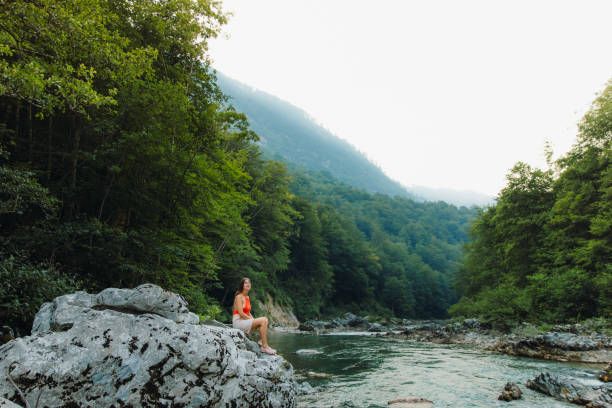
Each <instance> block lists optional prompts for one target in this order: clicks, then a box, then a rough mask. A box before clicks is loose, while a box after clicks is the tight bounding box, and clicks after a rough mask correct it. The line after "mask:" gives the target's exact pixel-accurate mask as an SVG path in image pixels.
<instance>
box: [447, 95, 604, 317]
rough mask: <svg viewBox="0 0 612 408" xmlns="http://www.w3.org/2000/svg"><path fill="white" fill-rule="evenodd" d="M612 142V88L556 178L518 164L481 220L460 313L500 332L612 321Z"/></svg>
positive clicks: (555, 170)
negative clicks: (528, 325)
mask: <svg viewBox="0 0 612 408" xmlns="http://www.w3.org/2000/svg"><path fill="white" fill-rule="evenodd" d="M611 141H612V83H610V84H609V85H608V87H607V88H606V89H605V90H604V91H603V92H602V93H601V95H599V97H598V98H597V99H596V100H595V102H594V104H593V106H592V108H591V110H590V111H589V112H588V113H587V114H586V115H585V117H584V118H583V120H582V122H581V123H580V125H579V135H578V142H577V143H576V144H575V146H574V147H573V148H572V150H571V151H570V152H569V153H567V154H566V155H565V156H564V157H562V158H561V159H559V160H558V161H556V162H555V163H550V165H551V166H550V167H551V169H549V170H540V169H533V168H531V167H530V166H528V165H526V164H524V163H518V164H517V165H516V166H515V167H514V168H513V169H512V171H511V172H510V174H509V175H508V184H507V186H506V187H505V188H504V189H503V190H502V191H501V192H500V193H499V196H498V199H497V204H496V205H495V206H494V207H491V208H489V209H487V210H486V211H482V212H481V213H480V214H479V216H478V219H477V220H476V222H475V223H474V226H473V228H472V230H471V235H472V241H471V243H470V244H468V245H467V251H466V258H465V264H464V265H463V267H462V268H461V269H460V271H459V273H458V281H457V284H458V287H459V288H460V290H461V291H462V292H463V294H464V296H463V297H462V298H461V300H460V301H459V303H457V304H456V305H454V306H453V307H452V308H451V310H450V311H451V313H452V314H454V315H458V316H460V315H480V316H482V317H484V318H486V319H488V320H490V321H492V322H493V323H495V324H497V325H500V326H507V325H512V324H513V322H519V321H523V320H528V321H544V322H560V321H572V320H580V319H583V318H589V317H593V316H602V317H612V150H611V148H612V146H611ZM548 157H549V158H550V155H549V156H548ZM549 162H550V160H549Z"/></svg>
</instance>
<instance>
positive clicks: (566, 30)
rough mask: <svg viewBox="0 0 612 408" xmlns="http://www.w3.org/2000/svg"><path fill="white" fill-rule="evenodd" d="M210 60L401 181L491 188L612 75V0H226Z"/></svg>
mask: <svg viewBox="0 0 612 408" xmlns="http://www.w3.org/2000/svg"><path fill="white" fill-rule="evenodd" d="M223 4H224V8H225V9H226V10H228V11H232V12H233V13H234V16H233V17H232V18H231V19H230V22H229V24H228V25H227V26H225V27H224V33H225V35H223V36H221V37H220V38H219V39H217V40H214V41H212V42H211V43H210V55H211V56H212V59H213V66H214V67H215V68H216V69H218V70H220V71H221V72H223V73H224V74H226V75H228V76H230V77H232V78H234V79H237V80H239V81H241V82H244V83H246V84H249V85H251V86H253V87H255V88H258V89H261V90H263V91H266V92H268V93H271V94H273V95H276V96H278V97H280V98H281V99H284V100H286V101H289V102H291V103H292V104H294V105H296V106H299V107H300V108H302V109H304V110H305V111H306V112H308V113H309V114H310V115H311V116H312V117H313V118H315V120H317V121H318V122H319V123H321V124H322V125H323V126H325V127H326V128H328V129H329V130H331V131H332V132H333V133H335V134H336V135H338V136H339V137H341V138H343V139H345V140H347V141H349V142H350V143H351V144H353V145H354V146H356V147H357V148H358V149H359V150H361V151H362V152H364V153H365V154H366V155H367V156H368V157H369V158H370V159H371V160H372V161H374V162H375V163H377V164H378V165H379V166H380V167H381V168H382V169H383V170H384V171H385V172H386V173H387V174H388V175H389V176H390V177H391V178H393V179H395V180H398V181H399V182H401V183H403V184H405V185H408V186H409V185H424V186H428V187H445V188H454V189H465V190H473V191H477V192H481V193H486V194H490V195H496V194H497V192H498V191H499V190H500V189H501V188H502V187H503V186H504V185H505V176H506V174H507V172H508V170H509V169H510V168H511V167H512V166H513V165H514V163H516V162H517V161H525V162H527V163H529V164H531V165H535V166H538V167H544V166H545V160H544V154H543V151H544V143H545V141H546V140H549V141H550V142H551V143H552V145H553V149H554V152H555V156H556V157H558V156H559V155H560V154H562V153H565V152H566V151H567V150H568V149H569V148H570V147H571V145H572V144H573V143H574V141H575V135H576V123H577V122H578V121H579V119H580V118H581V117H582V115H583V114H584V112H586V110H587V109H588V107H589V106H590V104H591V102H592V101H593V100H594V98H595V94H596V92H599V91H601V90H602V89H603V88H604V86H605V84H606V82H607V81H608V79H610V78H612V52H611V45H612V1H610V0H606V1H584V0H582V1H578V0H576V1H571V2H570V1H560V0H555V1H540V0H529V1H517V0H512V1H510V0H508V1H496V0H482V1H465V0H461V1H460V0H449V1H439V0H421V1H409V0H405V1H400V0H396V1H390V0H377V1H360V0H224V1H223Z"/></svg>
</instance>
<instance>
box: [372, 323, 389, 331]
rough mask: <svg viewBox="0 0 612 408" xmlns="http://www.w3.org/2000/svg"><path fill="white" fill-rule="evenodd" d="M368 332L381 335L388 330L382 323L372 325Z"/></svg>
mask: <svg viewBox="0 0 612 408" xmlns="http://www.w3.org/2000/svg"><path fill="white" fill-rule="evenodd" d="M368 331H369V332H375V333H380V332H384V331H387V328H386V327H385V326H383V325H382V324H380V323H370V325H369V327H368Z"/></svg>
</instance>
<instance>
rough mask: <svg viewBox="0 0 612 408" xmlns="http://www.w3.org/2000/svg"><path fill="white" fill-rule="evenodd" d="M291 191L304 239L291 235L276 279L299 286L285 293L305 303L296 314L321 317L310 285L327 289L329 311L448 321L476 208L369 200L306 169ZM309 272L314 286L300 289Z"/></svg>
mask: <svg viewBox="0 0 612 408" xmlns="http://www.w3.org/2000/svg"><path fill="white" fill-rule="evenodd" d="M291 188H292V191H293V192H294V193H295V194H296V195H298V196H299V197H302V198H305V199H307V200H308V201H304V202H303V203H302V208H304V210H302V211H301V213H302V214H305V216H304V218H303V219H301V220H299V221H298V222H297V223H296V225H297V228H301V229H302V231H303V230H306V233H307V235H306V237H304V233H303V232H302V233H301V234H296V235H298V236H297V239H295V240H294V241H293V242H294V245H293V246H292V248H293V250H292V253H293V254H294V255H295V256H294V257H292V263H291V264H290V268H289V269H288V270H287V272H285V273H284V274H283V275H282V277H281V278H282V281H283V282H294V283H296V282H298V285H299V287H296V286H295V284H294V285H293V286H290V288H291V290H292V293H296V294H297V295H298V296H297V298H299V299H302V298H306V299H308V303H307V305H304V306H302V305H300V304H297V305H296V306H297V312H298V315H302V316H308V315H309V314H310V313H307V312H308V311H314V312H316V313H315V314H319V312H321V311H322V309H321V308H319V307H318V305H321V306H324V305H325V302H323V301H320V302H319V303H318V304H317V302H315V301H314V299H312V298H311V297H308V295H307V294H308V291H309V290H310V287H311V285H317V286H322V287H327V286H329V283H331V282H333V285H332V287H333V291H332V298H331V299H330V302H329V305H327V306H331V307H332V310H334V308H333V307H334V306H338V307H342V306H343V305H349V306H350V309H351V310H357V311H359V310H363V307H364V305H366V306H365V307H366V308H367V309H369V310H373V311H376V310H378V311H379V312H380V313H381V314H389V311H391V312H393V313H394V314H396V315H399V316H417V317H421V318H426V317H438V318H439V317H445V316H446V310H447V308H448V307H449V306H450V305H451V304H453V303H454V302H455V301H456V300H457V298H456V297H455V296H456V295H455V294H454V293H453V292H452V290H451V282H452V280H453V278H454V274H455V271H456V269H457V267H458V264H459V259H460V257H461V249H462V246H463V244H464V243H465V242H466V241H467V238H468V237H467V228H468V226H469V224H470V222H471V221H472V220H473V218H474V216H475V215H476V210H475V209H467V208H465V207H462V208H460V209H458V208H456V207H454V206H452V205H449V204H446V203H444V202H438V203H418V202H415V201H412V200H410V199H408V198H403V197H395V198H391V197H389V196H387V195H383V194H369V193H367V192H365V191H363V190H360V189H357V188H355V187H352V186H349V185H347V184H344V183H340V182H338V181H335V180H334V179H333V178H332V177H331V176H330V175H329V173H326V172H309V171H306V170H304V169H300V170H299V171H295V170H294V173H293V181H292V183H291ZM318 231H320V234H319V235H320V237H321V238H320V239H318V240H317V239H316V232H318ZM319 253H321V254H326V258H325V257H324V259H327V262H319V263H317V264H316V265H313V264H311V263H310V260H312V259H314V258H315V254H319ZM317 258H320V257H317ZM302 260H303V261H302ZM329 268H331V271H332V273H331V274H330V273H329V271H328V270H329ZM307 270H316V271H317V272H314V273H312V275H311V276H313V277H315V276H316V279H314V280H313V281H312V282H310V283H309V284H308V285H303V284H301V282H300V281H299V278H300V275H301V274H302V273H303V271H307ZM328 282H329V283H328ZM300 288H301V289H300ZM360 305H361V306H360ZM332 314H333V313H332Z"/></svg>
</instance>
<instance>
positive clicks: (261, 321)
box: [251, 317, 269, 347]
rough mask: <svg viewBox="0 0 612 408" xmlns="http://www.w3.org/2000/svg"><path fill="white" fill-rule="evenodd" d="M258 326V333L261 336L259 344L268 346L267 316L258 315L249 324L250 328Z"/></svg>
mask: <svg viewBox="0 0 612 408" xmlns="http://www.w3.org/2000/svg"><path fill="white" fill-rule="evenodd" d="M257 328H259V335H260V336H261V346H262V347H269V346H268V318H267V317H258V318H257V319H255V320H253V324H252V325H251V330H254V329H257Z"/></svg>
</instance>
